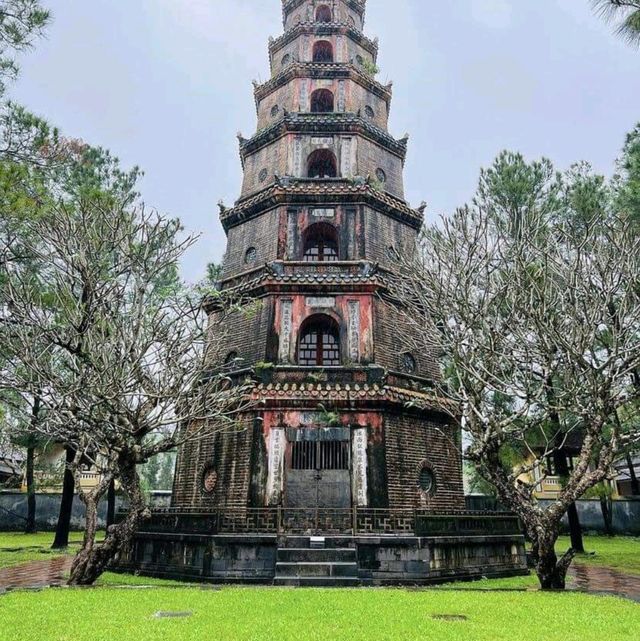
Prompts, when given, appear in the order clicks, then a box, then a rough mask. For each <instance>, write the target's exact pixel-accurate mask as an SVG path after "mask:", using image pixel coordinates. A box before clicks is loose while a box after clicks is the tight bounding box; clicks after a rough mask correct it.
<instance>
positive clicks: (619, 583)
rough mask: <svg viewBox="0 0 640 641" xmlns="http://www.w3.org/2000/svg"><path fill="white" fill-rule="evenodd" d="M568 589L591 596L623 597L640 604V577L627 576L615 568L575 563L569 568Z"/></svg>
mask: <svg viewBox="0 0 640 641" xmlns="http://www.w3.org/2000/svg"><path fill="white" fill-rule="evenodd" d="M568 576H569V578H570V582H569V583H568V584H567V587H568V589H570V590H576V591H579V592H588V593H589V594H609V595H613V596H621V597H624V598H625V599H631V600H632V601H636V602H637V603H640V575H633V574H625V573H624V572H620V571H619V570H614V569H613V568H607V567H598V566H594V565H581V564H579V563H574V564H573V565H572V566H571V567H570V568H569V574H568Z"/></svg>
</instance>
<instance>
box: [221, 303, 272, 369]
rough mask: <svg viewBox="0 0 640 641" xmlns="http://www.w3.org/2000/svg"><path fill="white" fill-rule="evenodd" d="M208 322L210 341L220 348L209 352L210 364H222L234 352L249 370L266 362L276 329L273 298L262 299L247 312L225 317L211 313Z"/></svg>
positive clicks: (236, 312) (243, 311) (238, 312)
mask: <svg viewBox="0 0 640 641" xmlns="http://www.w3.org/2000/svg"><path fill="white" fill-rule="evenodd" d="M209 323H210V332H211V334H212V339H211V341H212V344H214V345H215V346H216V348H217V349H216V350H215V351H213V350H212V351H211V352H210V354H209V358H210V359H211V360H210V362H211V363H212V364H220V363H223V362H224V361H225V360H226V358H227V356H228V355H229V354H230V353H231V352H236V354H237V357H238V358H239V359H241V361H240V366H241V367H250V366H252V365H254V364H255V363H257V362H260V361H264V360H266V359H267V352H268V351H269V349H268V343H269V336H270V330H271V328H272V326H273V298H272V297H268V296H267V297H264V298H261V299H259V300H256V301H254V302H253V303H252V304H251V305H250V306H249V308H247V309H246V310H239V311H234V312H232V313H230V314H226V315H225V316H224V317H222V316H220V315H218V314H212V316H211V318H210V319H209ZM216 333H217V334H218V336H216Z"/></svg>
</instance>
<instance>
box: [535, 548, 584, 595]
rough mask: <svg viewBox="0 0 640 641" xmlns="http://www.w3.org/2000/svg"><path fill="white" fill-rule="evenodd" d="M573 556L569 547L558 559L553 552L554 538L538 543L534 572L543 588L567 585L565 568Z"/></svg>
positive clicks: (552, 588)
mask: <svg viewBox="0 0 640 641" xmlns="http://www.w3.org/2000/svg"><path fill="white" fill-rule="evenodd" d="M574 556H575V550H573V549H570V550H569V551H568V552H566V553H565V554H564V555H563V556H562V557H561V558H560V559H558V557H557V555H556V552H555V539H554V540H553V541H548V540H547V541H545V542H543V543H540V544H539V545H538V564H537V565H536V574H537V575H538V580H539V581H540V587H541V588H542V589H543V590H564V589H565V588H566V585H567V570H568V569H569V566H570V565H571V561H572V560H573V557H574Z"/></svg>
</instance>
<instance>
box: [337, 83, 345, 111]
mask: <svg viewBox="0 0 640 641" xmlns="http://www.w3.org/2000/svg"><path fill="white" fill-rule="evenodd" d="M345 84H346V83H345V81H344V80H340V82H339V83H338V111H340V112H342V111H346V110H347V98H346V89H345Z"/></svg>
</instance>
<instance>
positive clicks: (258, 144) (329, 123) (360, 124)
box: [240, 112, 408, 163]
mask: <svg viewBox="0 0 640 641" xmlns="http://www.w3.org/2000/svg"><path fill="white" fill-rule="evenodd" d="M289 132H308V133H344V132H349V133H359V134H360V135H362V136H363V137H365V138H369V139H370V140H373V141H374V142H376V143H378V144H379V145H381V146H383V147H385V149H387V151H389V152H391V153H393V154H394V155H396V156H398V157H399V158H400V159H401V160H402V162H403V163H404V161H405V159H406V156H407V142H408V137H406V138H401V139H400V140H397V139H395V138H393V136H391V135H390V134H388V133H387V132H386V131H384V130H383V129H381V128H380V127H377V126H376V125H374V124H373V123H371V122H370V121H368V120H366V119H365V118H363V117H362V116H360V115H359V114H355V113H350V112H329V113H307V112H304V113H293V112H285V114H284V116H283V117H282V118H281V119H280V120H279V121H278V122H276V123H274V124H273V125H271V126H270V127H266V128H265V129H262V130H261V131H259V132H258V133H256V134H255V136H253V137H252V138H248V139H240V159H241V161H242V162H243V163H244V160H245V159H246V157H247V156H248V155H249V154H251V153H255V152H256V151H258V150H259V149H261V148H262V147H264V146H265V145H267V144H269V143H271V142H273V141H274V140H277V139H279V138H281V137H282V136H284V135H286V134H287V133H289Z"/></svg>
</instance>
